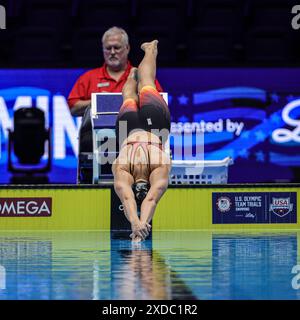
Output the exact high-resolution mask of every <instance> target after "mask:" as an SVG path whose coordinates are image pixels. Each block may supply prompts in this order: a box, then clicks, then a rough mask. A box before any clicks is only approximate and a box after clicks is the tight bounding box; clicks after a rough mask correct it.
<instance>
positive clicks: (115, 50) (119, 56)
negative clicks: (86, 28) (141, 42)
mask: <svg viewBox="0 0 300 320" xmlns="http://www.w3.org/2000/svg"><path fill="white" fill-rule="evenodd" d="M102 45H103V55H104V61H105V63H104V64H103V66H102V67H100V68H96V69H93V70H90V71H87V72H86V73H84V74H83V75H82V76H81V77H80V78H79V79H78V80H77V81H76V83H75V85H74V86H73V89H72V91H71V92H70V94H69V97H68V104H69V107H70V110H71V114H72V115H73V116H82V115H83V114H84V111H85V109H86V108H87V107H88V106H90V104H91V94H92V93H93V92H122V88H123V85H124V84H125V82H126V80H127V77H128V75H129V72H130V69H131V68H132V66H131V64H130V62H129V61H128V54H129V50H130V46H129V40H128V35H127V33H126V31H125V30H123V29H122V28H118V27H112V28H110V29H108V30H107V31H106V32H105V33H104V35H103V37H102ZM156 87H157V90H158V91H160V92H162V88H161V86H160V84H159V83H158V81H157V80H156Z"/></svg>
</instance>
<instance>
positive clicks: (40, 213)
mask: <svg viewBox="0 0 300 320" xmlns="http://www.w3.org/2000/svg"><path fill="white" fill-rule="evenodd" d="M51 215H52V198H0V217H50V216H51Z"/></svg>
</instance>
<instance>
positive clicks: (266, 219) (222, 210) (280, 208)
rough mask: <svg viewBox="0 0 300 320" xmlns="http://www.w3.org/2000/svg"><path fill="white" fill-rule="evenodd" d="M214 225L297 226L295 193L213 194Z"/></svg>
mask: <svg viewBox="0 0 300 320" xmlns="http://www.w3.org/2000/svg"><path fill="white" fill-rule="evenodd" d="M212 208H213V215H212V216H213V224H228V223H230V224H240V223H241V224H243V223H246V224H248V223H249V224H256V223H297V193H296V192H224V193H221V192H213V194H212Z"/></svg>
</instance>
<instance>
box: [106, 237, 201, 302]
mask: <svg viewBox="0 0 300 320" xmlns="http://www.w3.org/2000/svg"><path fill="white" fill-rule="evenodd" d="M127 243H128V241H127ZM114 246H115V247H117V246H118V242H116V241H115V244H114ZM129 246H131V248H124V247H123V248H122V242H119V247H120V248H119V249H117V250H115V251H114V254H115V258H113V259H112V261H114V262H113V264H112V271H113V273H112V274H113V279H112V280H113V281H112V282H113V283H114V292H115V294H114V299H130V300H139V299H155V300H161V299H163V300H169V299H190V300H194V299H196V297H195V296H194V295H193V293H192V291H191V290H190V288H189V287H188V286H187V285H186V284H185V283H184V282H183V281H182V280H181V279H180V277H178V275H177V273H176V272H175V271H174V270H172V269H171V268H170V266H169V265H168V264H167V263H166V261H165V260H164V259H163V258H162V256H161V255H160V254H159V253H158V251H156V250H152V243H151V240H147V241H145V242H143V243H140V244H136V243H135V244H130V245H129ZM116 255H118V257H116ZM118 259H119V260H120V262H118ZM114 280H115V281H114Z"/></svg>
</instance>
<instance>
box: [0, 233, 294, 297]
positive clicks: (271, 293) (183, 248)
mask: <svg viewBox="0 0 300 320" xmlns="http://www.w3.org/2000/svg"><path fill="white" fill-rule="evenodd" d="M299 236H300V232H284V233H281V232H279V233H274V232H273V233H220V232H218V233H215V232H204V231H193V232H192V231H186V232H182V231H180V232H175V231H174V232H153V234H152V237H151V238H150V239H148V240H146V241H144V242H142V243H139V244H133V243H132V242H131V241H130V240H129V232H94V231H93V232H35V233H28V232H27V233H20V232H18V233H11V232H2V233H1V234H0V299H2V300H7V299H10V300H11V299H14V300H15V299H60V300H62V299H68V300H69V299H71V300H73V299H84V300H90V299H94V300H99V299H101V300H115V299H121V300H122V299H124V300H131V299H137V300H142V299H147V300H148V299H191V300H194V299H201V300H202V299H205V300H207V299H208V300H210V299H300V266H299V268H298V267H295V266H297V265H300V262H299V239H300V238H299ZM293 268H294V272H295V273H292V269H293ZM295 270H296V271H295ZM297 270H298V271H297ZM297 272H298V273H297ZM298 287H299V288H298Z"/></svg>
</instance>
